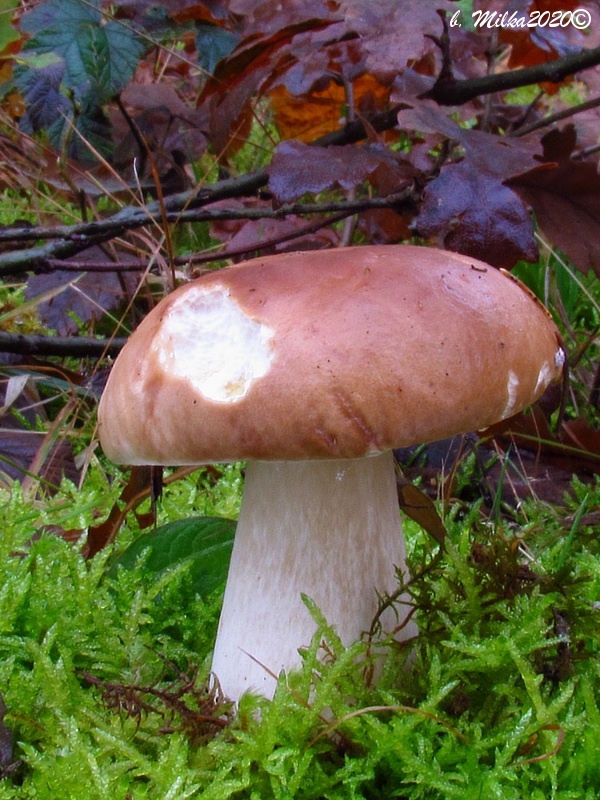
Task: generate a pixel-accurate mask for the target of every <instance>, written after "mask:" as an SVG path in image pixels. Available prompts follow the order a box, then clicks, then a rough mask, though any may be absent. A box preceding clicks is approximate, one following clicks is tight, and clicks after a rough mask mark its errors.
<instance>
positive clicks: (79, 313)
mask: <svg viewBox="0 0 600 800" xmlns="http://www.w3.org/2000/svg"><path fill="white" fill-rule="evenodd" d="M106 258H107V257H106V255H105V253H104V252H103V251H102V250H100V249H99V248H95V247H92V248H90V249H89V250H85V251H83V252H82V253H79V255H77V256H76V257H75V258H73V259H70V260H71V261H73V263H75V264H79V263H81V264H82V266H84V265H85V262H86V260H87V261H89V262H93V261H104V262H106ZM124 259H125V256H124ZM138 281H139V273H137V272H94V271H93V268H92V269H90V270H89V271H88V272H70V271H66V270H56V271H54V272H48V273H43V274H39V275H32V276H31V277H30V278H29V280H28V282H27V289H26V291H25V297H26V299H27V300H34V299H35V298H37V297H39V298H41V299H40V302H39V303H38V305H37V306H36V309H37V313H38V315H39V317H40V319H41V321H42V322H43V323H44V325H46V326H47V327H48V328H51V329H54V330H55V331H56V332H57V333H58V335H59V336H68V335H70V334H74V333H77V331H78V329H79V325H78V320H80V321H81V322H84V323H87V322H91V321H93V320H99V319H101V318H102V317H103V316H104V313H105V312H106V311H110V310H111V309H113V308H116V307H118V306H119V305H121V304H122V303H123V300H124V299H125V298H126V297H127V296H129V295H132V294H133V293H134V292H135V289H136V286H137V283H138ZM46 294H48V295H49V297H48V299H44V298H43V295H46Z"/></svg>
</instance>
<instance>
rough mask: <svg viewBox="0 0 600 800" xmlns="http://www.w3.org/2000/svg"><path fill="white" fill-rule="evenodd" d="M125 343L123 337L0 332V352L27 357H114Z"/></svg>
mask: <svg viewBox="0 0 600 800" xmlns="http://www.w3.org/2000/svg"><path fill="white" fill-rule="evenodd" d="M126 341H127V339H126V338H124V337H114V338H112V339H110V340H109V339H94V338H91V337H85V336H43V335H40V334H23V333H4V332H0V352H3V353H19V354H21V355H28V356H63V357H65V356H72V357H74V358H86V357H88V356H89V357H90V358H99V357H102V356H115V355H117V353H118V352H119V350H121V349H122V347H123V345H124V344H125V342H126Z"/></svg>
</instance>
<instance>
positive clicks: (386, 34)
mask: <svg viewBox="0 0 600 800" xmlns="http://www.w3.org/2000/svg"><path fill="white" fill-rule="evenodd" d="M342 7H343V10H344V15H345V18H346V24H347V26H348V28H349V29H350V30H352V31H354V32H355V33H357V34H358V36H359V37H360V39H361V42H362V46H363V50H364V52H365V54H366V66H367V69H368V70H369V72H371V73H372V74H373V75H375V76H376V77H377V78H378V79H380V80H381V81H384V82H385V81H387V82H391V81H392V80H393V79H394V78H395V77H396V75H397V74H398V73H399V72H402V71H403V70H404V69H405V68H406V66H407V65H408V64H412V63H414V62H417V61H419V60H420V59H422V58H423V57H424V56H425V55H426V54H428V53H431V54H434V55H437V53H438V48H437V46H436V45H435V43H434V42H433V41H432V40H431V39H430V38H428V36H427V34H429V35H433V36H439V35H440V34H441V33H442V23H441V21H440V17H439V15H438V13H437V11H438V9H440V10H446V11H447V12H449V13H452V12H453V11H455V10H456V6H455V4H454V3H451V2H447V0H437V2H433V3H431V2H430V3H423V2H422V0H403V2H402V3H399V2H398V0H377V2H372V3H366V2H365V1H364V0H345V2H344V3H343V6H342Z"/></svg>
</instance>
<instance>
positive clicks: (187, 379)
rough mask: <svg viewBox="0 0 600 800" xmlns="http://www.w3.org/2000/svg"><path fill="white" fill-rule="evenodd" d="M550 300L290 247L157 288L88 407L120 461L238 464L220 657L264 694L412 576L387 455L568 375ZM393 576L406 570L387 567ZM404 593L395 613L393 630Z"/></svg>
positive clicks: (348, 634)
mask: <svg viewBox="0 0 600 800" xmlns="http://www.w3.org/2000/svg"><path fill="white" fill-rule="evenodd" d="M563 362H564V353H563V351H562V349H561V346H560V342H559V338H558V333H557V330H556V328H555V326H554V323H553V322H552V320H551V318H550V316H549V314H548V312H547V311H546V310H545V309H544V307H543V306H542V305H541V304H540V303H539V302H538V301H537V300H536V299H535V298H534V297H533V295H531V293H529V292H528V291H526V290H524V289H523V287H522V286H521V285H520V284H519V283H518V282H516V281H515V280H514V279H511V277H510V276H509V275H507V274H503V273H502V272H500V271H498V270H496V269H494V268H492V267H490V266H488V265H486V264H484V263H482V262H480V261H476V260H474V259H470V258H466V257H463V256H461V255H457V254H455V253H448V252H442V251H439V250H436V249H433V248H426V247H416V246H411V245H390V246H365V247H349V248H339V249H334V250H327V251H312V252H297V253H283V254H279V255H275V256H267V257H264V258H257V259H253V260H252V261H248V262H246V263H243V264H238V265H236V266H232V267H227V268H224V269H222V270H218V271H215V272H213V273H210V274H207V275H203V276H202V277H201V278H199V279H197V280H195V281H193V282H191V283H189V284H187V285H184V286H181V287H180V288H178V289H177V290H175V291H174V292H173V293H172V294H170V295H169V296H168V297H166V298H165V299H163V300H162V301H161V302H160V303H159V304H158V305H157V306H156V308H154V309H153V311H152V312H151V313H150V314H148V316H147V317H146V318H145V319H144V321H143V322H142V323H141V325H140V326H139V327H138V329H137V330H136V331H135V332H134V333H133V335H132V336H131V337H130V339H129V341H128V342H127V344H126V346H125V347H124V349H123V350H122V352H121V353H120V355H119V357H118V358H117V360H116V362H115V364H114V366H113V368H112V371H111V374H110V377H109V380H108V383H107V386H106V389H105V391H104V394H103V396H102V399H101V402H100V407H99V433H100V439H101V442H102V446H103V448H104V451H105V453H106V455H107V456H108V457H109V458H111V459H112V460H114V461H116V462H120V463H125V464H163V465H175V464H201V463H208V462H211V463H215V462H217V463H218V462H228V461H237V460H245V461H247V462H248V464H247V471H246V479H245V486H244V495H243V500H242V507H241V512H240V516H239V523H238V527H237V532H236V539H235V543H234V549H233V554H232V559H231V565H230V569H229V575H228V579H227V586H226V590H225V597H224V602H223V610H222V615H221V619H220V623H219V630H218V634H217V641H216V646H215V651H214V657H213V671H214V673H215V674H216V676H217V678H218V680H219V681H220V683H221V686H222V688H223V690H224V692H225V693H226V694H227V695H228V696H229V697H230V698H232V699H234V700H237V699H239V697H240V696H241V694H242V693H243V692H245V691H246V690H247V689H253V690H255V691H258V692H260V693H262V694H264V695H267V696H270V695H271V694H272V692H273V690H274V687H275V681H274V678H273V676H274V675H278V674H279V673H280V671H281V670H289V669H291V668H293V667H294V666H295V665H298V664H299V662H300V657H299V654H298V649H299V648H301V647H302V646H306V645H308V644H309V643H310V641H311V638H312V636H314V633H315V631H316V623H315V621H314V620H313V618H312V616H311V614H310V613H309V610H308V608H307V605H306V604H305V602H303V598H302V596H303V595H307V596H308V597H310V598H312V600H313V601H314V603H315V604H316V606H317V607H318V608H319V609H320V610H321V612H322V613H323V615H324V616H325V618H326V619H327V620H328V622H329V623H330V624H332V625H334V626H335V627H336V629H337V633H338V634H339V636H340V638H341V640H342V642H344V643H345V644H349V643H351V642H353V641H355V640H357V639H358V638H359V637H360V635H361V633H363V632H364V631H365V630H367V629H368V628H369V626H370V624H371V621H372V619H373V617H374V615H375V614H376V612H377V609H378V597H379V596H380V595H382V594H385V593H391V592H393V591H395V590H396V589H397V587H398V573H400V574H403V573H405V571H406V566H405V548H404V541H403V534H402V528H401V523H400V515H399V507H398V497H397V487H396V480H395V471H394V460H393V454H392V448H394V447H401V446H407V445H410V444H415V443H422V442H430V441H434V440H437V439H442V438H444V437H448V436H451V435H454V434H459V433H464V432H467V431H472V430H478V429H482V428H485V427H487V426H489V425H491V424H492V423H495V422H498V421H499V420H502V419H505V418H507V417H510V416H511V415H513V414H516V413H517V412H518V411H520V410H521V409H523V408H525V407H527V406H529V405H530V404H531V403H532V402H534V401H535V400H536V399H537V398H538V397H540V395H541V394H542V393H543V391H544V389H545V388H546V386H547V385H548V384H549V383H550V382H551V381H554V380H558V379H559V378H560V376H561V373H562V366H563ZM397 571H398V572H397ZM408 608H409V607H408V605H404V606H403V605H402V604H401V605H400V606H399V608H397V609H396V610H395V611H393V610H391V609H388V610H387V612H386V614H387V615H388V616H387V618H384V619H383V622H384V625H385V627H386V628H387V629H388V630H392V629H400V631H401V632H400V636H404V637H408V636H413V635H414V634H415V632H416V628H415V626H414V624H413V623H409V624H407V625H404V626H403V625H402V621H403V618H405V617H406V616H407V612H408Z"/></svg>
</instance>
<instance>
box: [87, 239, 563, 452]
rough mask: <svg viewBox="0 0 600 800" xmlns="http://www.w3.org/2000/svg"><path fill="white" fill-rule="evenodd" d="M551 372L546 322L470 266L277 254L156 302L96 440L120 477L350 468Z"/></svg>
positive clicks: (470, 416)
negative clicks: (327, 463) (210, 465)
mask: <svg viewBox="0 0 600 800" xmlns="http://www.w3.org/2000/svg"><path fill="white" fill-rule="evenodd" d="M563 361H564V354H563V351H562V349H561V347H560V343H559V339H558V333H557V330H556V328H555V326H554V323H553V322H552V320H551V318H550V317H549V315H548V314H547V312H546V311H545V309H544V308H543V307H542V306H541V305H540V304H539V303H538V302H537V301H536V300H535V299H534V298H533V296H532V295H531V294H530V293H529V292H527V291H526V290H524V289H523V288H522V287H521V285H520V284H519V283H517V282H516V281H514V280H512V279H511V278H510V277H509V276H507V275H506V274H503V273H501V272H499V271H498V270H496V269H494V268H492V267H489V266H488V265H486V264H484V263H482V262H480V261H476V260H474V259H470V258H466V257H463V256H460V255H457V254H454V253H449V252H443V251H439V250H435V249H432V248H425V247H414V246H409V245H391V246H366V247H351V248H340V249H334V250H327V251H311V252H299V253H285V254H281V255H276V256H268V257H264V258H258V259H254V260H252V261H248V262H246V263H244V264H239V265H237V266H234V267H228V268H226V269H223V270H219V271H216V272H214V273H213V274H209V275H205V276H203V277H202V278H200V279H198V280H196V281H194V282H193V283H190V284H187V285H185V286H182V287H180V288H179V289H177V290H176V291H174V292H173V293H172V294H171V295H169V296H168V297H166V298H165V299H164V300H163V301H162V302H160V303H159V304H158V306H157V307H156V308H155V309H154V310H153V311H152V312H151V313H150V314H149V315H148V316H147V317H146V319H145V320H144V321H143V322H142V324H141V325H140V326H139V328H138V329H137V330H136V331H135V332H134V334H133V335H132V336H131V338H130V339H129V341H128V342H127V344H126V346H125V348H124V349H123V351H122V352H121V354H120V355H119V357H118V358H117V360H116V363H115V365H114V367H113V369H112V372H111V375H110V378H109V381H108V384H107V386H106V389H105V392H104V395H103V397H102V400H101V403H100V409H99V425H100V438H101V442H102V446H103V448H104V450H105V452H106V454H107V455H108V456H109V458H111V459H113V460H114V461H117V462H121V463H127V464H144V463H151V464H193V463H200V462H224V461H232V460H238V459H266V460H272V459H278V460H298V459H315V458H357V457H361V456H364V455H369V454H373V453H377V452H381V451H384V450H387V449H390V448H392V447H400V446H406V445H410V444H415V443H421V442H427V441H433V440H436V439H441V438H444V437H447V436H451V435H454V434H457V433H463V432H466V431H470V430H476V429H481V428H485V427H487V426H488V425H491V424H492V423H494V422H498V421H499V420H502V419H505V418H507V417H509V416H511V415H513V414H515V413H517V412H518V411H520V410H521V409H523V408H525V407H527V406H528V405H530V404H531V403H532V402H534V401H535V400H536V399H537V398H538V397H539V396H540V395H541V394H542V392H543V391H544V389H545V387H546V386H547V385H548V384H549V383H550V382H551V381H553V380H556V379H558V378H560V375H561V372H562V365H563Z"/></svg>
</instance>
